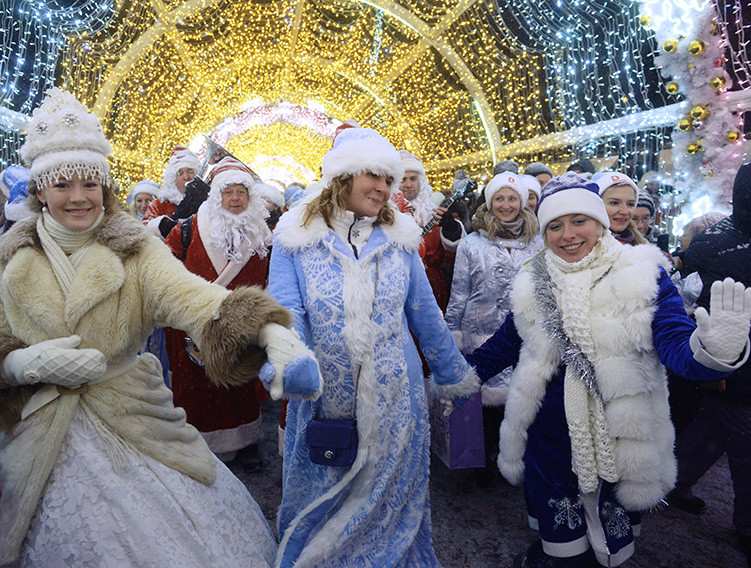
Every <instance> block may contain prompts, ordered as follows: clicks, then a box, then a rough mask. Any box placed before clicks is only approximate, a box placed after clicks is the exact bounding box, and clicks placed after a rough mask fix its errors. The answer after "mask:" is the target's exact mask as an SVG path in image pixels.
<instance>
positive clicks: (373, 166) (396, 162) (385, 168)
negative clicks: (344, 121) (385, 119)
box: [321, 128, 404, 191]
mask: <svg viewBox="0 0 751 568" xmlns="http://www.w3.org/2000/svg"><path fill="white" fill-rule="evenodd" d="M368 172H370V173H374V174H377V175H385V176H389V177H391V179H393V180H394V181H393V183H392V184H391V191H394V190H395V189H397V188H398V187H399V184H400V183H401V181H402V178H403V177H404V166H403V165H402V158H401V156H400V155H399V152H398V151H397V150H396V148H394V147H393V146H392V145H391V143H390V142H389V141H388V140H386V138H384V137H383V136H381V135H380V134H378V132H376V131H375V130H373V129H371V128H348V129H346V130H343V131H341V132H340V133H339V135H338V136H337V137H336V139H335V140H334V146H333V147H332V148H331V150H329V151H328V152H327V153H326V155H325V156H324V157H323V162H322V164H321V173H322V176H321V183H322V185H323V186H324V187H325V186H327V185H328V184H329V183H330V182H331V180H332V179H334V178H335V177H337V176H342V175H348V174H349V175H359V174H364V173H368Z"/></svg>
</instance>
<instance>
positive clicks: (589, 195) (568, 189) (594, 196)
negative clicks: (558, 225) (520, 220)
mask: <svg viewBox="0 0 751 568" xmlns="http://www.w3.org/2000/svg"><path fill="white" fill-rule="evenodd" d="M597 189H598V187H597V183H596V182H592V181H589V180H587V179H586V178H584V177H582V176H580V175H579V174H577V173H574V172H566V173H565V174H563V175H561V176H557V177H554V178H553V179H551V180H550V181H549V182H548V183H546V184H545V187H544V188H543V190H542V197H541V198H540V206H539V207H538V209H537V220H538V221H539V222H540V233H541V234H545V227H547V226H548V223H550V222H551V221H552V220H553V219H557V218H558V217H563V216H564V215H574V214H582V215H587V216H589V217H592V218H593V219H595V220H596V221H599V223H600V224H601V225H602V226H603V227H605V228H608V227H610V219H609V218H608V211H607V209H605V202H604V201H603V200H602V198H601V197H600V195H599V193H598V192H597Z"/></svg>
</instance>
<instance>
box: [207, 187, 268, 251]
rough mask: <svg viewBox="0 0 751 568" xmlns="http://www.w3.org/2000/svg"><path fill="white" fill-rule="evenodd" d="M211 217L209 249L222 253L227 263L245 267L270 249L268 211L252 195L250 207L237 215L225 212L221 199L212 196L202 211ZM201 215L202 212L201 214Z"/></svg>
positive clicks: (259, 200) (256, 197)
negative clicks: (249, 261)
mask: <svg viewBox="0 0 751 568" xmlns="http://www.w3.org/2000/svg"><path fill="white" fill-rule="evenodd" d="M204 207H205V208H206V211H205V212H204V213H205V214H207V215H208V216H209V227H210V232H209V235H207V237H208V238H207V240H208V243H209V245H211V246H212V247H213V248H215V249H216V250H219V251H222V253H223V254H224V258H225V260H227V261H228V262H236V263H245V262H247V261H248V259H249V258H250V257H251V256H253V255H254V254H258V256H260V257H261V258H263V257H265V256H266V255H267V254H268V252H269V246H271V238H272V235H271V230H270V229H269V228H268V226H267V225H266V217H268V216H269V212H268V211H267V210H266V206H265V205H264V202H263V199H262V198H261V197H260V196H258V195H257V194H255V193H254V192H252V191H251V193H250V200H249V202H248V207H247V209H245V211H243V212H242V213H238V214H234V213H230V212H229V211H227V210H226V209H224V208H223V207H222V205H221V197H220V196H219V195H218V194H216V193H214V194H213V195H209V198H208V199H207V200H206V203H204V204H203V205H201V209H203V208H204ZM201 213H202V212H201V211H200V209H199V214H201Z"/></svg>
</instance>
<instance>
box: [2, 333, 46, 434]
mask: <svg viewBox="0 0 751 568" xmlns="http://www.w3.org/2000/svg"><path fill="white" fill-rule="evenodd" d="M24 347H28V345H26V344H25V343H24V342H23V341H21V340H20V339H18V338H16V337H13V336H12V335H6V334H3V335H0V431H5V432H8V431H10V430H11V429H13V427H14V426H15V425H16V424H18V423H19V422H20V421H21V411H22V410H23V407H24V406H26V403H27V402H28V401H29V399H30V398H31V395H33V394H34V391H36V390H37V388H38V387H36V386H22V387H18V386H15V385H14V386H13V387H12V388H2V387H6V386H10V382H9V381H8V380H7V379H6V378H5V376H4V375H3V374H2V373H3V371H2V369H3V364H2V363H3V361H4V360H5V356H6V355H8V353H10V352H11V351H15V350H16V349H23V348H24Z"/></svg>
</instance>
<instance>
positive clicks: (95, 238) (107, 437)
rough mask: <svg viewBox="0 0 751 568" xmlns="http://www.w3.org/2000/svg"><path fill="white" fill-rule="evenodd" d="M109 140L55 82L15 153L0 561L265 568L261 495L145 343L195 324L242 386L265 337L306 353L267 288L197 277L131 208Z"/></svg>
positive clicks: (2, 291)
mask: <svg viewBox="0 0 751 568" xmlns="http://www.w3.org/2000/svg"><path fill="white" fill-rule="evenodd" d="M109 152H110V144H109V142H108V141H107V140H106V139H105V138H104V135H103V134H102V130H101V127H100V125H99V121H98V120H97V119H96V117H94V116H93V115H92V114H90V113H89V112H88V111H87V109H86V108H85V107H84V106H83V105H81V103H79V102H78V101H77V100H76V99H75V98H74V97H73V96H72V95H71V94H70V93H67V92H63V91H60V90H59V89H56V88H55V89H52V90H51V91H50V93H48V96H47V98H46V99H45V101H44V103H43V104H42V105H41V106H40V108H39V109H37V110H36V111H35V112H34V118H33V119H32V121H31V123H30V125H29V128H28V134H27V139H26V143H25V144H24V146H23V148H22V150H21V154H22V157H23V159H24V160H25V161H26V162H28V163H30V166H31V178H32V181H31V184H30V187H29V190H30V197H29V206H30V208H31V209H32V210H34V211H36V212H37V214H36V215H34V216H33V217H32V218H29V219H26V220H23V221H19V222H18V223H17V224H16V225H15V226H14V227H13V229H12V230H11V231H9V232H8V233H7V234H6V235H4V236H3V240H2V243H1V245H0V301H2V305H3V311H2V312H0V357H1V358H2V367H1V372H0V425H1V426H2V429H3V432H2V434H0V490H1V492H2V495H1V496H0V565H6V564H10V565H13V566H21V567H31V566H33V567H35V568H61V567H66V566H71V567H73V566H75V567H80V566H108V567H115V568H118V567H122V568H126V567H132V566H160V567H174V568H183V567H185V566H222V567H237V568H240V567H248V566H252V567H254V568H267V567H268V566H269V565H270V564H271V563H273V559H274V555H275V553H276V543H275V541H274V538H273V535H272V533H271V531H270V529H269V527H268V525H267V523H266V521H265V519H264V517H263V514H262V512H261V510H260V508H259V507H258V505H257V504H256V503H255V501H253V499H252V497H251V496H250V494H249V493H248V492H247V490H246V489H245V487H244V486H243V484H242V483H241V482H240V481H239V480H238V479H237V478H235V477H234V476H233V475H232V474H231V473H230V471H229V470H228V469H227V468H226V467H225V466H224V465H223V464H222V463H221V462H219V461H218V460H217V459H216V458H215V457H214V456H213V455H212V454H211V452H210V451H209V449H208V447H207V445H206V443H205V442H204V441H203V439H202V438H201V436H200V435H199V433H198V431H197V430H196V429H195V428H193V427H192V426H190V425H188V424H186V422H185V412H184V411H183V410H182V409H181V408H175V407H174V406H173V404H172V394H171V392H170V391H169V390H168V389H167V388H166V387H165V385H164V382H163V380H162V376H161V373H162V370H161V366H160V364H159V362H158V360H157V359H156V357H154V356H153V355H151V354H148V353H147V354H144V355H141V356H137V353H138V350H139V348H140V347H141V345H142V344H143V341H144V339H145V338H146V336H147V335H148V334H149V333H150V332H151V330H152V328H153V327H154V326H155V325H170V326H173V327H176V328H180V329H184V330H186V332H187V333H189V334H190V336H191V337H192V338H193V339H194V340H195V341H196V342H197V343H198V344H199V345H200V347H201V349H202V353H203V355H204V362H205V363H206V370H207V373H208V374H209V376H213V377H221V379H222V380H223V381H224V382H225V383H226V384H228V385H236V384H242V383H243V382H245V381H247V380H249V379H250V378H252V377H254V376H255V375H256V374H257V372H258V371H259V369H260V367H261V365H263V363H264V361H266V354H265V353H264V351H263V349H262V348H261V347H259V346H260V345H263V346H267V348H268V349H269V353H271V351H273V349H274V348H279V347H281V348H282V349H286V350H287V351H288V352H292V351H294V349H291V348H290V345H294V344H296V346H297V352H298V353H300V354H305V353H309V351H307V349H306V348H305V347H304V346H303V345H302V344H301V343H299V342H298V341H297V340H295V339H294V336H293V335H292V332H291V331H290V330H289V329H287V328H286V327H282V326H285V325H288V324H289V323H290V317H289V313H288V312H287V311H286V310H285V309H284V308H282V307H281V306H279V305H278V304H277V303H276V302H274V301H273V300H272V299H271V298H270V297H269V296H268V295H267V294H266V293H265V292H263V291H261V290H259V289H255V288H244V289H239V290H236V291H234V292H230V291H228V290H226V289H225V288H223V287H221V286H218V285H214V284H209V283H207V282H206V281H205V280H203V279H201V278H199V277H198V276H195V275H193V274H190V273H189V272H188V271H187V270H185V268H184V267H183V266H182V264H181V263H180V262H179V261H178V260H177V259H175V258H174V257H173V256H172V254H171V253H170V251H169V249H168V248H167V247H165V246H164V244H163V243H161V242H160V241H159V240H158V239H156V238H155V237H153V236H151V235H150V234H149V233H148V231H147V230H146V228H145V227H144V226H143V225H142V224H141V223H140V222H138V221H137V220H135V219H133V218H132V217H130V216H129V215H128V214H127V213H125V212H121V211H120V210H119V209H120V208H119V206H118V205H117V201H116V198H115V193H114V189H113V188H114V184H113V182H112V179H111V177H110V175H109V166H108V164H107V160H106V157H107V155H108V154H109ZM43 206H44V207H43ZM296 342H297V343H296ZM269 359H270V363H272V364H273V365H274V366H275V368H277V369H279V370H280V371H282V369H283V368H284V365H285V359H284V358H279V357H275V356H272V355H269ZM307 361H308V363H309V365H308V369H310V371H311V378H312V380H314V381H317V380H319V378H318V375H317V372H316V371H315V368H316V364H315V361H314V360H313V359H312V358H311V357H310V356H308V359H307ZM290 362H291V361H290ZM296 366H297V367H298V368H299V367H300V365H299V361H297V362H296Z"/></svg>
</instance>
